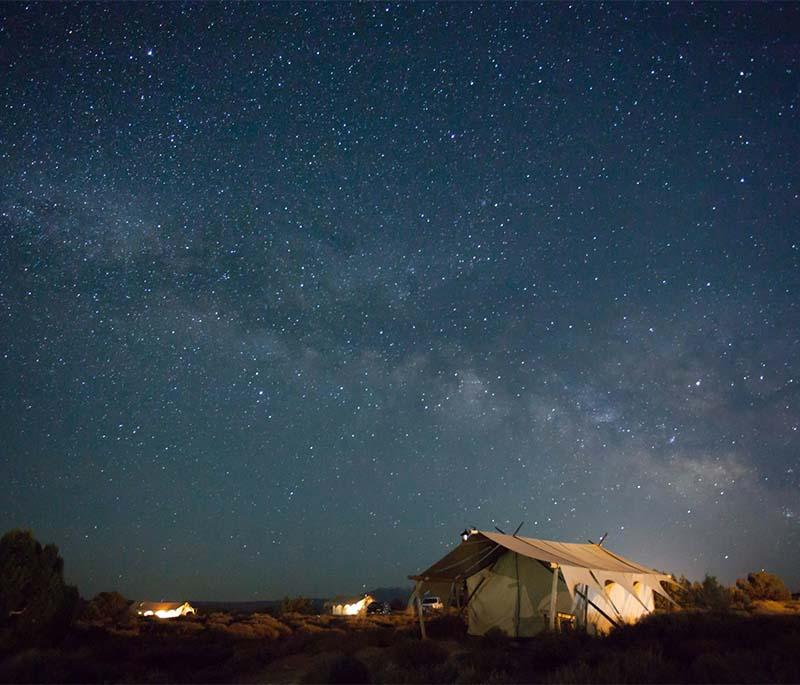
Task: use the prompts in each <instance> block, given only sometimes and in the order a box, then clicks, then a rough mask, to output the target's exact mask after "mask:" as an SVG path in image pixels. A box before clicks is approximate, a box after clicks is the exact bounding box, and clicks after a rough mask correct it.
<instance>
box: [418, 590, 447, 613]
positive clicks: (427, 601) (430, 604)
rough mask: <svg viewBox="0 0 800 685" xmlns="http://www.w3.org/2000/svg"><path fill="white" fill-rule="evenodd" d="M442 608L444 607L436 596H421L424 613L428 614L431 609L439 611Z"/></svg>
mask: <svg viewBox="0 0 800 685" xmlns="http://www.w3.org/2000/svg"><path fill="white" fill-rule="evenodd" d="M442 609H444V604H442V600H441V599H439V598H438V597H436V596H433V595H429V596H427V597H423V598H422V611H423V612H424V613H426V614H429V613H431V612H432V611H441V610H442Z"/></svg>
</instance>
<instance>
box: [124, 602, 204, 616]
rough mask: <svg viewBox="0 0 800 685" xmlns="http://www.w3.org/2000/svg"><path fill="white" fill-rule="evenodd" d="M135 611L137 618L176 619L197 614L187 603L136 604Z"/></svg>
mask: <svg viewBox="0 0 800 685" xmlns="http://www.w3.org/2000/svg"><path fill="white" fill-rule="evenodd" d="M135 610H136V613H137V614H139V616H157V617H158V618H177V617H178V616H186V615H187V614H196V613H197V610H196V609H195V608H194V607H193V606H192V605H191V604H189V602H138V603H137V604H136V608H135Z"/></svg>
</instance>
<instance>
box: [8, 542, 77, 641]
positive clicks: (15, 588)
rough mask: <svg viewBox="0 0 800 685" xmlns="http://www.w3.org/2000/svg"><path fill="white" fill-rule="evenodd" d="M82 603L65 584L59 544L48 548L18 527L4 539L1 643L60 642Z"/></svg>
mask: <svg viewBox="0 0 800 685" xmlns="http://www.w3.org/2000/svg"><path fill="white" fill-rule="evenodd" d="M78 601H79V597H78V590H77V589H76V588H75V587H72V586H70V585H66V584H65V583H64V560H63V559H62V558H61V557H60V556H59V555H58V548H57V547H56V546H55V545H45V546H44V547H42V546H41V545H40V544H39V543H38V542H37V541H36V539H35V538H34V537H33V535H32V534H31V532H30V531H22V530H12V531H9V532H8V533H6V534H5V535H3V537H2V538H0V644H4V645H6V646H19V645H25V644H28V645H40V644H48V643H52V642H54V641H57V640H59V639H60V638H61V637H63V635H64V634H65V633H66V631H67V629H68V628H69V626H70V625H71V623H72V621H73V619H74V618H75V613H76V611H77V607H78Z"/></svg>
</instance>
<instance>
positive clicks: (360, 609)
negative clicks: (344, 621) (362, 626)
mask: <svg viewBox="0 0 800 685" xmlns="http://www.w3.org/2000/svg"><path fill="white" fill-rule="evenodd" d="M374 601H375V599H374V598H373V597H372V595H368V594H367V595H357V596H356V597H336V598H334V599H333V600H332V601H331V603H330V607H331V613H332V614H333V615H334V616H363V615H364V614H366V613H367V607H368V606H369V605H370V604H372V602H374Z"/></svg>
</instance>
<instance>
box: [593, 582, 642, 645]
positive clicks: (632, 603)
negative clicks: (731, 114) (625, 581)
mask: <svg viewBox="0 0 800 685" xmlns="http://www.w3.org/2000/svg"><path fill="white" fill-rule="evenodd" d="M604 590H605V591H604V592H603V593H600V592H598V591H597V590H593V589H590V590H589V599H590V600H591V601H592V602H594V603H595V604H596V605H597V606H599V607H600V608H601V609H602V610H603V611H604V612H605V613H606V614H608V615H609V616H611V617H612V618H613V619H614V620H615V621H620V619H621V622H622V623H635V622H636V621H638V620H640V619H642V618H644V617H645V616H647V615H648V614H649V613H651V612H652V611H653V610H654V607H655V602H654V600H653V590H652V589H651V588H649V587H647V586H646V585H643V584H641V583H638V584H637V595H636V597H634V596H633V595H631V593H630V592H628V591H627V590H625V588H623V587H622V586H621V585H617V584H616V583H608V584H606V585H605V588H604ZM617 612H619V614H618V613H617ZM586 621H587V623H588V626H587V627H588V629H589V632H593V633H601V634H606V633H608V632H609V631H610V630H611V628H612V627H613V626H612V625H611V623H609V621H608V620H607V619H606V618H605V617H604V616H603V615H602V614H601V613H600V612H599V611H597V610H596V609H595V608H594V607H593V606H591V605H590V606H589V609H588V611H587V616H586Z"/></svg>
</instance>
